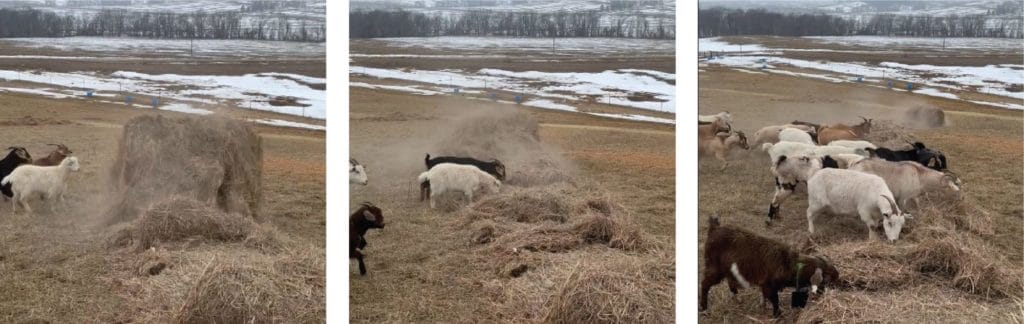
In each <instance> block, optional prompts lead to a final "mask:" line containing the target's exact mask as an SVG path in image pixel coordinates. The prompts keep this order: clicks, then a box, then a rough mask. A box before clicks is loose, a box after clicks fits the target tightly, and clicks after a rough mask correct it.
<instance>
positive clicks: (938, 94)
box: [914, 88, 960, 99]
mask: <svg viewBox="0 0 1024 324" xmlns="http://www.w3.org/2000/svg"><path fill="white" fill-rule="evenodd" d="M914 93H919V94H923V95H928V96H933V97H940V98H949V99H960V97H957V96H956V95H955V94H952V93H945V92H942V91H939V90H936V89H932V88H925V89H920V90H915V91H914Z"/></svg>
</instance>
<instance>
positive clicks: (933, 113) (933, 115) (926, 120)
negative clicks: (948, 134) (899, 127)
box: [904, 107, 946, 128]
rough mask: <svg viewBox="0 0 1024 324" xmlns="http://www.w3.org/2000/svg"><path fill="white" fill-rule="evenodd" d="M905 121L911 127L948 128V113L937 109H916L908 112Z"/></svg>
mask: <svg viewBox="0 0 1024 324" xmlns="http://www.w3.org/2000/svg"><path fill="white" fill-rule="evenodd" d="M904 120H906V121H907V123H908V124H909V125H910V126H911V127H918V128H938V127H942V126H946V113H945V112H943V111H942V109H940V108H936V107H914V108H911V109H910V110H907V112H906V115H905V116H904Z"/></svg>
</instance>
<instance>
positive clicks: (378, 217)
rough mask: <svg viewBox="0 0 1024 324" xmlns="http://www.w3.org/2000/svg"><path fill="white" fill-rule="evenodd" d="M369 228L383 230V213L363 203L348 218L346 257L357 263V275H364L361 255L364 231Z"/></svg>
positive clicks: (364, 241) (363, 245)
mask: <svg viewBox="0 0 1024 324" xmlns="http://www.w3.org/2000/svg"><path fill="white" fill-rule="evenodd" d="M371 228H380V229H384V213H383V212H382V211H381V210H380V208H378V207H377V206H374V205H373V204H372V203H369V202H364V203H362V204H361V205H360V206H359V209H356V211H355V212H353V213H352V215H351V216H349V218H348V243H349V246H348V257H349V258H350V259H356V260H358V261H359V275H366V264H364V263H363V256H364V255H363V253H362V252H361V251H360V250H363V249H365V248H366V238H365V237H364V236H365V235H366V231H369V230H370V229H371Z"/></svg>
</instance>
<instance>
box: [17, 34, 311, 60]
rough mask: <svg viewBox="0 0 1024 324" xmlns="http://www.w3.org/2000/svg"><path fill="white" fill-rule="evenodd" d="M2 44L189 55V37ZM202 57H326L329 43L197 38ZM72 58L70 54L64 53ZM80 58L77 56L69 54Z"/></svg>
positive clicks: (194, 48)
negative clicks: (326, 44)
mask: <svg viewBox="0 0 1024 324" xmlns="http://www.w3.org/2000/svg"><path fill="white" fill-rule="evenodd" d="M0 45H13V46H18V47H27V48H50V49H56V50H60V51H89V52H97V53H103V54H106V55H111V56H129V57H130V56H136V55H147V56H150V55H154V54H157V55H160V56H163V57H187V56H189V50H190V47H189V46H190V45H189V41H188V40H170V39H146V38H117V37H63V38H9V39H2V40H0ZM191 46H192V47H191V49H192V51H194V55H195V56H199V57H238V58H245V57H268V56H269V57H277V56H281V57H289V58H323V57H325V55H326V53H327V51H326V46H325V43H306V42H275V41H253V40H194V41H193V42H192V45H191ZM61 57H68V56H66V55H65V56H61ZM69 58H75V59H79V58H77V57H69Z"/></svg>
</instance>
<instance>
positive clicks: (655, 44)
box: [374, 36, 676, 56]
mask: <svg viewBox="0 0 1024 324" xmlns="http://www.w3.org/2000/svg"><path fill="white" fill-rule="evenodd" d="M374 40H378V41H383V42H386V43H388V45H390V46H396V47H422V48H429V49H445V50H459V51H475V52H484V51H486V52H491V53H493V51H495V50H499V51H512V52H525V53H539V54H545V55H550V54H551V53H552V49H551V45H552V44H551V42H552V39H551V38H526V37H459V36H442V37H401V38H374ZM554 46H555V51H554V53H555V54H556V55H574V56H578V55H580V54H600V55H628V54H629V53H647V54H664V55H674V54H675V50H676V45H675V41H673V40H654V39H627V38H556V39H554Z"/></svg>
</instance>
